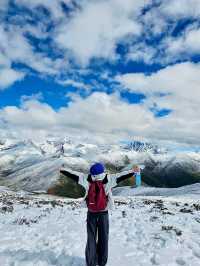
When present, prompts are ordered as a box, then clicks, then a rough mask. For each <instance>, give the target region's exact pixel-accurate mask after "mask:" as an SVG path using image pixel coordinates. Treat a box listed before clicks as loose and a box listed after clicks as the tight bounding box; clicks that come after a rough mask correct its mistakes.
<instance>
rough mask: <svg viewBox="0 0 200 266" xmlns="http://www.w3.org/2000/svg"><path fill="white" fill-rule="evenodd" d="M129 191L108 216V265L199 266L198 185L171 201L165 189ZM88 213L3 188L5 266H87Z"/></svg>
mask: <svg viewBox="0 0 200 266" xmlns="http://www.w3.org/2000/svg"><path fill="white" fill-rule="evenodd" d="M131 191H132V196H130V197H127V196H122V195H125V194H126V193H127V188H120V190H119V189H118V190H117V192H118V193H117V194H118V196H115V210H114V211H112V212H110V213H109V218H110V239H109V260H108V264H107V265H108V266H132V265H137V266H150V265H163V266H164V265H166V266H179V265H186V266H198V265H200V200H199V199H197V197H196V196H197V194H198V193H199V192H198V191H200V187H199V185H196V187H194V185H193V186H187V187H185V188H182V189H180V190H179V189H176V191H174V193H172V194H173V196H171V197H168V195H169V193H168V190H166V189H158V188H154V189H153V188H152V189H151V193H150V189H149V188H137V189H131V190H130V189H129V195H131V193H130V192H131ZM115 192H116V190H115ZM175 192H176V193H175ZM183 192H184V193H183ZM193 192H194V193H193ZM149 193H150V194H151V196H147V195H148V194H149ZM158 194H159V195H160V196H157V195H158ZM138 195H139V196H138ZM86 212H87V210H86V208H84V207H82V204H81V200H72V199H66V198H65V199H64V198H59V197H53V196H47V195H33V194H30V193H26V192H24V191H22V192H20V191H19V192H17V193H16V192H13V191H11V190H9V189H7V188H5V187H1V188H0V234H1V238H0V262H1V265H2V266H34V265H37V266H47V265H48V266H53V265H54V266H55V265H56V266H85V258H84V250H85V243H86Z"/></svg>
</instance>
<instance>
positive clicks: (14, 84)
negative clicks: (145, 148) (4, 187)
mask: <svg viewBox="0 0 200 266" xmlns="http://www.w3.org/2000/svg"><path fill="white" fill-rule="evenodd" d="M199 61H200V2H199V0H192V1H190V3H189V1H186V0H169V1H162V0H155V1H154V0H136V1H135V0H134V1H133V0H123V1H122V0H107V1H103V0H101V1H100V0H95V1H92V0H79V1H76V0H56V1H51V0H43V1H42V0H2V1H1V3H0V136H1V137H7V136H9V137H14V138H34V137H35V136H36V135H37V138H41V139H42V138H46V137H47V136H52V135H54V136H61V137H64V136H66V135H68V136H70V137H78V138H79V137H80V135H81V136H84V137H85V138H89V139H90V138H91V140H93V139H94V140H96V141H101V142H105V141H108V142H110V141H113V140H116V141H119V140H120V141H121V140H124V139H125V140H127V139H128V140H131V139H137V140H138V139H142V140H143V139H144V140H148V141H155V142H161V143H162V144H167V145H168V144H169V143H170V145H171V144H173V145H181V146H185V145H186V146H190V147H193V146H194V147H197V146H199V137H198V131H199V130H200V124H199V118H198V117H199V113H200V108H199V103H200V100H199V99H200V88H199V84H200V65H199ZM80 132H81V133H80Z"/></svg>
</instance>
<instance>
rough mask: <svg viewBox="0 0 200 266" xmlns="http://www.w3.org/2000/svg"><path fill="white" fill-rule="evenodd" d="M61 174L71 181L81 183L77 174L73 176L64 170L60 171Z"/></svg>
mask: <svg viewBox="0 0 200 266" xmlns="http://www.w3.org/2000/svg"><path fill="white" fill-rule="evenodd" d="M60 173H61V174H63V175H65V176H67V177H69V178H71V179H73V180H74V181H75V182H77V183H78V181H79V176H78V175H76V174H73V173H71V172H68V171H66V170H64V169H61V170H60Z"/></svg>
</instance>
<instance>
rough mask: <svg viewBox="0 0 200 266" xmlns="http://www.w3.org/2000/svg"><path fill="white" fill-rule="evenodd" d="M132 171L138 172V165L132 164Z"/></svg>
mask: <svg viewBox="0 0 200 266" xmlns="http://www.w3.org/2000/svg"><path fill="white" fill-rule="evenodd" d="M133 171H134V173H140V167H139V166H138V165H134V166H133Z"/></svg>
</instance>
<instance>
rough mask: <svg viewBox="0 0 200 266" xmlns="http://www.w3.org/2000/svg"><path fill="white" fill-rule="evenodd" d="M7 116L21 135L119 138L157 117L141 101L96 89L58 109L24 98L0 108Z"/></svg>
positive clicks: (0, 113)
mask: <svg viewBox="0 0 200 266" xmlns="http://www.w3.org/2000/svg"><path fill="white" fill-rule="evenodd" d="M0 120H4V121H5V122H6V124H7V126H8V127H9V128H10V130H9V131H10V132H13V136H15V137H19V138H23V137H25V138H27V137H31V138H35V137H37V139H39V138H40V137H44V136H47V135H48V134H49V133H51V134H54V135H57V136H71V135H73V136H79V137H83V136H87V137H88V138H90V137H91V138H93V139H94V138H104V139H106V140H107V139H109V140H116V139H120V138H123V137H128V136H130V137H132V136H140V134H141V132H143V131H144V132H145V130H148V128H150V126H151V124H152V121H153V120H154V118H153V115H152V113H151V112H148V111H147V110H145V109H144V108H143V107H142V106H140V105H129V104H128V103H125V102H123V101H121V100H120V98H119V96H118V95H116V94H113V95H107V94H105V93H93V94H92V95H91V96H89V97H88V98H86V99H85V100H84V99H81V98H76V99H74V101H73V102H71V103H70V105H69V107H68V108H67V107H62V108H60V109H59V110H58V111H57V112H56V111H54V110H53V109H52V108H51V107H50V106H48V105H47V104H45V103H41V102H39V101H38V100H36V99H28V100H27V101H26V100H23V101H22V105H21V106H20V107H15V106H7V107H5V108H3V109H2V110H1V111H0Z"/></svg>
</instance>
